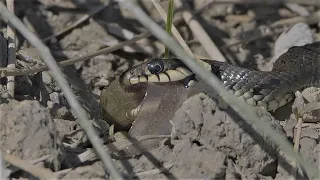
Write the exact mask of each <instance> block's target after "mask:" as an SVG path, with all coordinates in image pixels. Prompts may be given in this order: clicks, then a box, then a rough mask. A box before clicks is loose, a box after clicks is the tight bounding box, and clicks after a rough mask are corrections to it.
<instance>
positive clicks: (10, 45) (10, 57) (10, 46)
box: [7, 0, 16, 97]
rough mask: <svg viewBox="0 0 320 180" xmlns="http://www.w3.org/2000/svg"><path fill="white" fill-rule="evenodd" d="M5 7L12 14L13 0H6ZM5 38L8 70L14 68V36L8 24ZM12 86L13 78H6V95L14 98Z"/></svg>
mask: <svg viewBox="0 0 320 180" xmlns="http://www.w3.org/2000/svg"><path fill="white" fill-rule="evenodd" d="M7 7H8V10H9V11H10V12H12V13H13V14H14V0H7ZM7 38H8V66H7V68H8V69H15V68H16V43H15V39H16V35H15V32H14V28H13V27H12V26H11V25H10V24H8V27H7ZM14 86H15V77H14V76H8V77H7V90H8V93H9V94H10V95H11V96H12V97H14Z"/></svg>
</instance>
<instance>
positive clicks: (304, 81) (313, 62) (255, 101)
mask: <svg viewBox="0 0 320 180" xmlns="http://www.w3.org/2000/svg"><path fill="white" fill-rule="evenodd" d="M201 61H203V62H206V63H208V64H209V65H210V70H211V72H212V73H214V74H215V75H217V76H218V77H219V78H220V79H221V81H222V82H223V85H224V86H225V87H226V89H227V90H229V92H231V93H233V94H234V95H236V96H237V97H238V98H239V99H240V100H243V101H245V102H247V103H248V104H249V105H252V106H263V107H265V108H266V109H267V110H268V111H275V110H276V109H278V108H279V107H281V106H284V105H285V104H287V103H288V102H290V101H291V100H292V99H293V94H294V92H295V91H297V90H301V89H302V88H305V87H308V86H318V85H319V79H320V78H319V77H318V75H319V74H320V73H319V68H318V67H319V66H318V65H320V42H315V43H312V44H307V45H304V46H295V47H291V48H290V49H289V50H288V51H287V52H286V53H284V54H283V55H281V56H280V57H279V58H278V59H277V61H276V62H275V64H274V66H273V67H274V68H273V70H272V71H271V72H262V71H256V70H250V69H245V68H241V67H238V66H233V65H230V64H228V63H222V62H218V61H213V60H201ZM204 64H205V63H204ZM192 75H193V73H192V72H191V71H190V70H189V69H188V68H187V67H186V66H185V65H183V63H182V62H181V61H180V60H179V59H159V58H157V59H152V60H150V61H147V62H144V63H142V64H140V65H137V66H135V67H133V68H131V69H130V70H128V71H127V72H126V73H125V74H124V78H123V81H122V83H123V84H138V83H142V82H155V83H166V82H169V81H179V80H183V79H186V78H188V77H190V76H192Z"/></svg>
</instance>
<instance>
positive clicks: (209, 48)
mask: <svg viewBox="0 0 320 180" xmlns="http://www.w3.org/2000/svg"><path fill="white" fill-rule="evenodd" d="M174 2H175V5H176V6H177V9H181V10H182V17H183V19H184V21H185V22H186V24H187V25H188V26H189V27H190V29H191V31H192V32H193V34H194V36H195V37H196V38H197V39H198V40H199V42H200V44H201V45H202V46H203V48H204V49H205V50H206V52H207V53H208V55H209V56H210V57H211V59H214V60H217V61H222V62H226V58H225V57H224V56H223V54H222V53H221V52H220V50H219V48H218V47H217V46H216V45H215V44H214V42H212V40H211V38H210V37H209V35H208V34H207V32H206V31H205V30H204V29H203V28H202V26H201V24H200V23H199V21H198V20H196V19H195V17H194V16H193V15H192V13H191V10H190V8H189V6H188V4H187V3H185V2H183V1H182V0H175V1H174Z"/></svg>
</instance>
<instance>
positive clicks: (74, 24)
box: [42, 3, 109, 42]
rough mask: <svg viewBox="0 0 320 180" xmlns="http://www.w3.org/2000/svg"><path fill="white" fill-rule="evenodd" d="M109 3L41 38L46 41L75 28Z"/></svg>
mask: <svg viewBox="0 0 320 180" xmlns="http://www.w3.org/2000/svg"><path fill="white" fill-rule="evenodd" d="M108 5H109V3H106V4H104V5H102V6H100V7H98V8H96V9H94V10H92V11H91V12H89V14H86V15H84V16H83V17H81V18H80V19H78V20H77V21H76V22H74V23H73V24H72V25H70V26H68V27H67V28H65V29H63V30H61V31H59V32H57V33H55V34H53V35H51V36H49V37H46V38H44V39H42V41H43V42H47V41H49V40H51V39H52V38H57V37H59V36H61V35H63V34H65V33H66V32H68V31H70V30H72V29H74V28H76V27H77V26H79V25H80V24H81V23H83V22H85V21H86V20H88V19H89V18H90V17H92V16H93V15H95V14H97V13H99V12H100V11H102V10H103V9H104V8H106V7H107V6H108Z"/></svg>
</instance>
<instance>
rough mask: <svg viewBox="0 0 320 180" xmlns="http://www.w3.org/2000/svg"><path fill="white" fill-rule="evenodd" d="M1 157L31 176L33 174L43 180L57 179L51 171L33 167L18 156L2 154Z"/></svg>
mask: <svg viewBox="0 0 320 180" xmlns="http://www.w3.org/2000/svg"><path fill="white" fill-rule="evenodd" d="M1 155H2V157H3V159H4V160H5V161H7V162H8V163H10V164H12V165H14V166H16V167H18V168H19V169H22V170H24V171H26V172H28V173H30V174H32V175H33V176H35V177H38V178H41V179H57V177H56V175H55V174H54V173H53V172H52V171H50V170H49V169H45V168H41V167H37V166H35V165H32V164H30V163H28V162H26V161H24V160H22V159H20V158H18V157H16V156H13V155H10V154H6V153H3V152H1Z"/></svg>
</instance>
